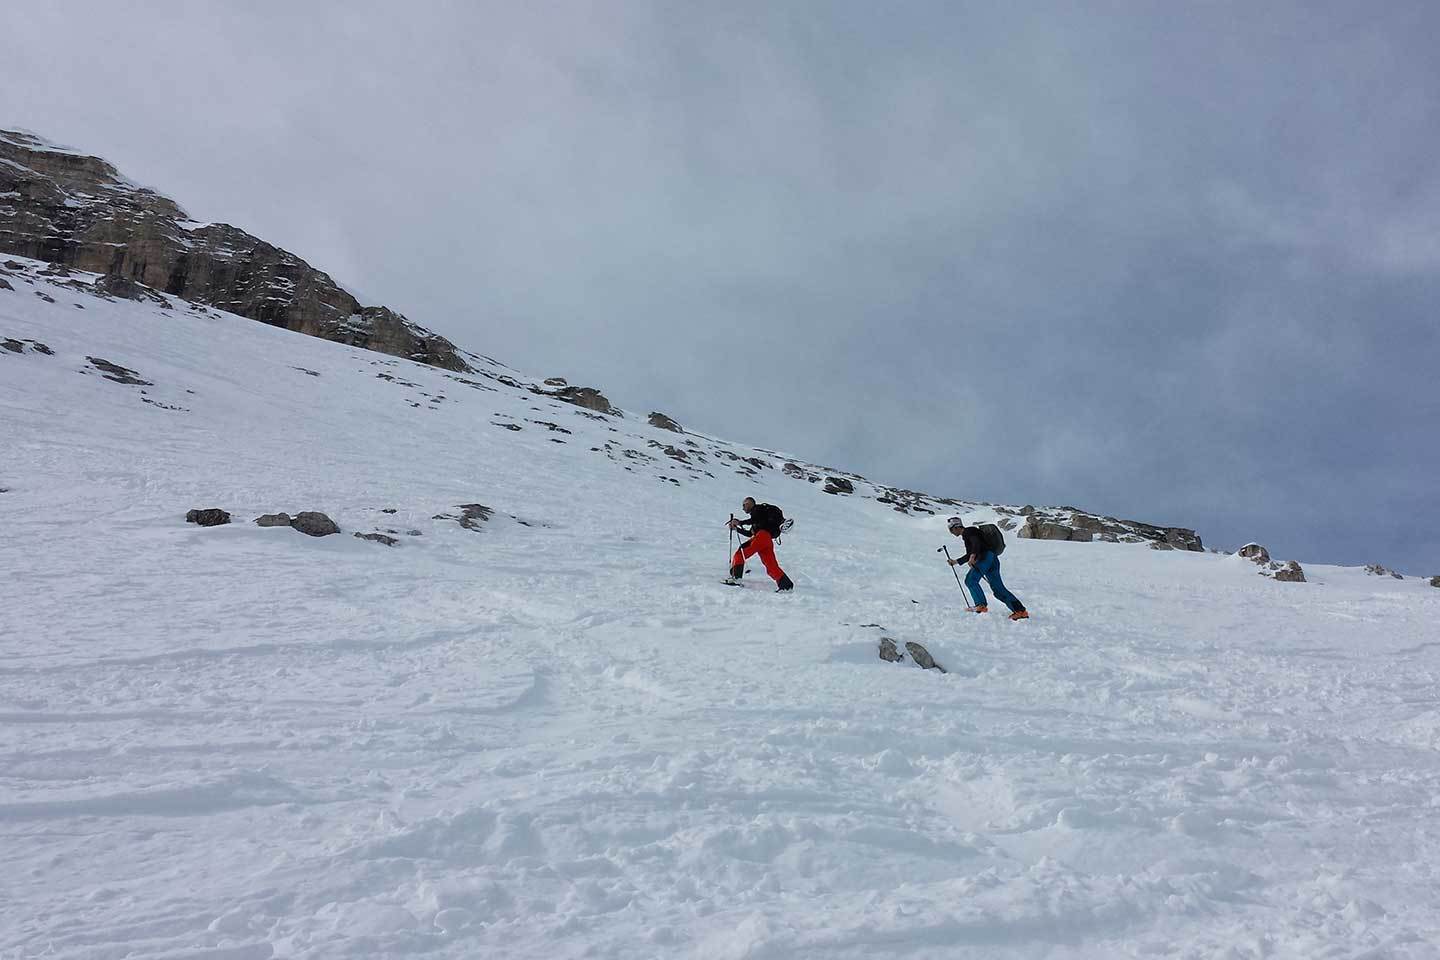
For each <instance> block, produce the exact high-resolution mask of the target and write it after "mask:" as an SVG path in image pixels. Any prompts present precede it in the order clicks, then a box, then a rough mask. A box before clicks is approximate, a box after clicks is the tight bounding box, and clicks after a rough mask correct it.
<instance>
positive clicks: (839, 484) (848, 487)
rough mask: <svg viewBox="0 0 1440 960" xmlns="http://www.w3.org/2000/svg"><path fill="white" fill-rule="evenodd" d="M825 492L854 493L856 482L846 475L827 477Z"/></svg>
mask: <svg viewBox="0 0 1440 960" xmlns="http://www.w3.org/2000/svg"><path fill="white" fill-rule="evenodd" d="M825 492H826V493H830V494H841V493H843V494H846V495H847V496H848V495H849V494H852V493H854V492H855V484H853V483H851V482H850V481H849V480H846V479H845V478H844V477H826V478H825Z"/></svg>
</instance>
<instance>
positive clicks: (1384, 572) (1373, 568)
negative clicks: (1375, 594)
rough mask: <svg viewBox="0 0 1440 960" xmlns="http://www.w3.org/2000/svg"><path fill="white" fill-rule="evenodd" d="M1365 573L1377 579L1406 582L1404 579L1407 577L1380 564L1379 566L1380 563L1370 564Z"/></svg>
mask: <svg viewBox="0 0 1440 960" xmlns="http://www.w3.org/2000/svg"><path fill="white" fill-rule="evenodd" d="M1365 572H1366V573H1368V574H1370V575H1371V576H1375V577H1394V578H1395V579H1396V580H1404V579H1405V577H1404V576H1403V575H1402V574H1398V573H1396V572H1395V571H1394V570H1391V569H1390V568H1388V567H1382V566H1380V564H1378V563H1372V564H1368V565H1367V566H1366V567H1365Z"/></svg>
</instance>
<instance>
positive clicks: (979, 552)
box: [960, 527, 990, 563]
mask: <svg viewBox="0 0 1440 960" xmlns="http://www.w3.org/2000/svg"><path fill="white" fill-rule="evenodd" d="M960 536H962V537H964V538H965V559H967V560H968V559H970V558H971V557H972V556H973V557H974V558H975V560H976V562H977V563H978V562H979V561H980V560H982V559H984V557H985V554H987V553H989V552H990V547H989V545H988V544H986V543H985V538H984V537H982V536H980V528H979V527H966V528H965V529H964V530H962V531H960Z"/></svg>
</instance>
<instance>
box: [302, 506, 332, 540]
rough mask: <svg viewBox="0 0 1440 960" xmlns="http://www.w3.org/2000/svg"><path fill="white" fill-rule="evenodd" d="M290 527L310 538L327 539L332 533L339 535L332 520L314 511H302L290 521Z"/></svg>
mask: <svg viewBox="0 0 1440 960" xmlns="http://www.w3.org/2000/svg"><path fill="white" fill-rule="evenodd" d="M290 526H292V527H294V528H295V529H296V530H299V531H300V532H301V533H303V534H305V535H307V536H311V537H328V536H330V534H332V533H339V532H340V528H339V527H338V526H337V525H336V524H335V521H334V520H331V519H330V518H329V517H327V516H325V514H323V513H318V512H316V511H314V510H302V511H301V512H300V513H297V514H296V515H295V518H294V519H293V520H291V521H290Z"/></svg>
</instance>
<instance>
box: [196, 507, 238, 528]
mask: <svg viewBox="0 0 1440 960" xmlns="http://www.w3.org/2000/svg"><path fill="white" fill-rule="evenodd" d="M185 522H186V523H198V524H199V525H200V526H202V527H218V526H220V525H222V524H226V523H229V522H230V514H228V513H226V512H225V511H224V510H221V509H220V508H219V507H207V508H205V509H197V510H191V511H190V512H189V513H187V514H185Z"/></svg>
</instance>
